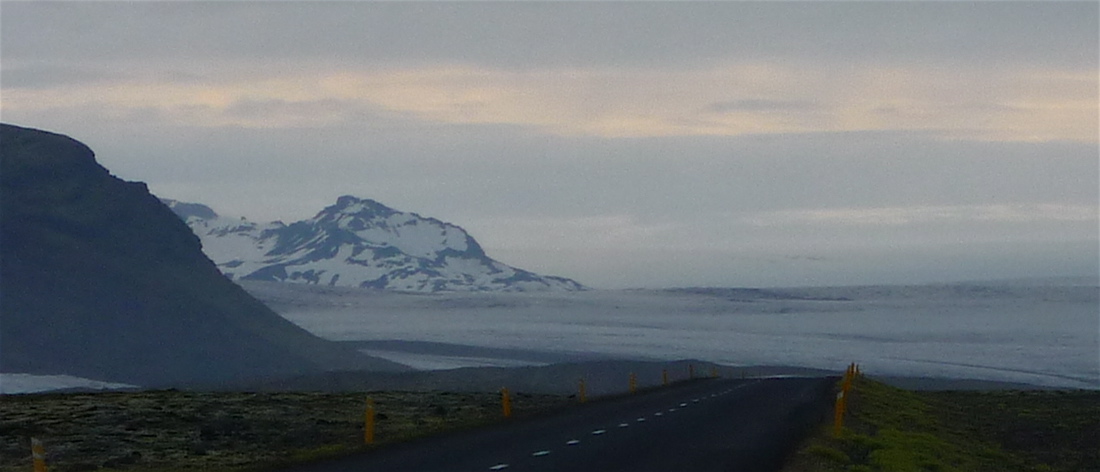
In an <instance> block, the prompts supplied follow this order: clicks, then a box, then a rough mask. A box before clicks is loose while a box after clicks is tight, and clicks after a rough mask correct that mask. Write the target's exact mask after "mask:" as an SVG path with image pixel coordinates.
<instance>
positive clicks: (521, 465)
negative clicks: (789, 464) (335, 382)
mask: <svg viewBox="0 0 1100 472" xmlns="http://www.w3.org/2000/svg"><path fill="white" fill-rule="evenodd" d="M835 382H836V379H835V378H777V379H748V380H744V379H714V380H701V381H695V382H688V383H684V384H680V385H674V386H672V387H668V388H662V389H657V390H654V391H650V392H647V393H644V394H638V395H633V396H628V397H624V398H618V399H613V400H604V401H597V402H592V403H589V404H587V405H582V406H579V407H577V408H571V409H569V410H567V411H564V412H562V413H561V414H558V415H554V416H549V417H541V418H535V419H529V420H522V421H516V422H514V423H506V424H503V425H500V426H496V427H492V428H486V429H480V430H476V431H468V432H464V433H461V434H452V435H448V436H444V437H437V438H430V439H426V440H422V441H416V442H412V443H408V444H401V445H395V446H392V447H386V448H382V449H379V450H376V451H371V452H368V453H364V454H362V455H357V456H352V457H345V458H341V459H338V460H333V461H329V462H324V463H318V464H312V465H308V466H301V467H297V468H293V469H288V470H289V471H294V472H354V471H494V470H504V471H508V472H511V471H549V470H554V471H774V470H777V469H778V468H779V467H781V465H782V462H783V460H784V458H785V457H786V456H787V454H788V453H789V452H790V451H791V449H792V448H793V447H795V446H796V445H797V443H798V441H799V440H800V439H801V438H802V437H803V435H804V434H805V433H806V432H808V431H809V428H810V427H812V426H813V425H815V424H819V422H820V421H822V420H823V418H825V417H826V414H827V412H828V411H830V410H829V408H830V406H831V402H832V399H833V393H832V386H833V385H834V384H835Z"/></svg>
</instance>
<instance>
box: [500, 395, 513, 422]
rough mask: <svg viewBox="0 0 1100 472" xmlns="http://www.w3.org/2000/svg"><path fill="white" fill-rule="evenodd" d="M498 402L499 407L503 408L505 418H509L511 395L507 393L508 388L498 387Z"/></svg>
mask: <svg viewBox="0 0 1100 472" xmlns="http://www.w3.org/2000/svg"><path fill="white" fill-rule="evenodd" d="M500 404H501V408H502V409H503V410H504V417H505V418H511V417H512V397H511V396H510V395H508V389H507V388H502V389H500Z"/></svg>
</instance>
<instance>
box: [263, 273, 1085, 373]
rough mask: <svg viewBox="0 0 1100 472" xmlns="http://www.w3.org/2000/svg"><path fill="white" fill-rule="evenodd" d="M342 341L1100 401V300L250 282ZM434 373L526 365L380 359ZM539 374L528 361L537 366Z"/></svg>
mask: <svg viewBox="0 0 1100 472" xmlns="http://www.w3.org/2000/svg"><path fill="white" fill-rule="evenodd" d="M244 286H245V288H246V289H247V290H249V292H250V293H252V294H253V295H254V296H256V297H257V298H259V299H261V300H263V301H264V302H265V303H268V304H269V306H271V307H272V308H273V309H275V311H276V312H278V313H280V314H281V315H282V316H284V317H286V318H287V319H289V320H290V321H292V322H294V323H296V324H298V325H299V326H301V327H303V328H305V329H307V330H309V331H310V332H312V333H314V334H317V335H319V336H321V337H323V338H326V339H330V340H336V341H382V340H401V341H424V342H434V343H448V344H453V345H464V346H479V347H489V348H500V349H515V350H527V351H530V350H541V351H545V352H587V353H593V354H599V355H604V356H607V357H615V358H624V359H646V360H655V359H656V360H678V359H701V360H705V361H712V362H717V363H721V364H726V365H731V366H748V365H789V366H800V367H811V368H824V369H843V368H844V366H846V365H847V364H848V363H849V362H857V363H859V364H861V365H862V366H863V368H864V370H865V371H866V372H868V373H870V374H872V375H889V376H909V377H934V378H948V379H980V380H991V381H1002V382H1018V383H1026V384H1032V385H1038V386H1049V387H1066V388H1100V309H1098V306H1100V301H1098V298H1100V297H1098V295H1100V287H1098V286H1097V285H1096V283H1094V282H1089V283H1087V284H1084V285H1066V284H1062V285H1024V286H1020V285H1013V284H997V283H993V284H990V283H982V284H943V285H923V286H869V287H832V288H829V287H818V288H795V289H770V290H759V289H719V288H706V289H680V290H592V291H585V292H572V293H567V292H544V293H447V294H407V293H390V292H376V291H363V290H356V289H339V288H323V287H309V286H288V285H287V284H271V283H251V282H250V283H245V284H244ZM370 354H371V355H375V356H380V357H384V358H388V359H390V360H393V361H396V362H405V363H407V364H409V365H412V366H414V367H419V368H423V369H439V368H454V367H463V366H479V365H484V366H488V365H500V366H503V365H519V364H523V361H522V360H520V359H508V358H507V356H503V355H502V356H501V358H498V359H485V358H463V357H462V356H446V355H441V356H434V357H433V356H432V355H431V354H430V353H426V352H419V353H418V352H412V351H400V350H390V351H386V350H384V349H372V350H370ZM528 363H530V362H528Z"/></svg>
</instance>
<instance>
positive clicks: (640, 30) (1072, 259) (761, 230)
mask: <svg viewBox="0 0 1100 472" xmlns="http://www.w3.org/2000/svg"><path fill="white" fill-rule="evenodd" d="M1098 10H1100V4H1098V3H1096V2H1091V1H1089V2H980V3H962V2H935V3H932V2H928V3H923V2H900V3H893V2H891V3H865V2H840V3H831V2H830V3H781V2H753V3H743V2H718V3H688V2H671V3H660V2H640V3H628V2H600V3H589V2H585V3H564V2H552V3H541V2H540V3H535V2H516V3H497V2H483V3H469V2H431V3H418V2H392V3H367V2H335V3H329V2H279V3H262V2H80V3H77V2H12V1H4V2H3V3H2V4H0V23H2V24H0V89H2V108H0V113H2V116H0V119H2V120H3V121H4V122H7V123H13V124H17V125H22V126H30V127H37V128H43V129H47V130H51V131H55V132H60V133H63V134H67V135H70V136H72V137H74V138H76V139H78V140H81V141H83V142H85V143H86V144H88V145H89V146H90V147H91V148H92V149H93V150H95V151H96V153H97V156H98V159H99V161H100V163H102V164H103V165H104V166H105V167H107V168H108V169H109V170H111V171H112V172H113V173H114V174H115V175H117V176H119V177H121V178H123V179H126V180H138V181H144V182H147V183H148V184H149V188H150V189H151V190H152V191H153V192H154V193H155V194H157V195H158V196H161V197H166V198H173V199H177V200H184V201H192V202H199V203H204V204H207V205H209V206H211V207H212V208H214V209H215V210H216V211H218V212H219V213H221V214H223V215H229V216H245V217H248V218H249V219H253V220H260V221H270V220H275V219H281V220H283V221H287V222H289V221H294V220H298V219H304V218H308V217H311V216H313V214H315V213H316V212H318V211H319V210H321V209H322V208H323V207H325V206H327V205H330V204H332V203H334V202H335V201H336V198H337V197H338V196H340V195H345V194H348V195H355V196H359V197H364V198H373V199H375V200H378V201H380V202H382V203H384V204H387V205H389V206H392V207H394V208H396V209H399V210H403V211H411V212H416V213H419V214H421V215H423V216H430V217H436V218H439V219H442V220H444V221H448V222H451V223H455V224H457V225H459V226H462V227H463V228H465V229H466V230H468V231H469V232H470V233H471V234H472V235H473V236H474V237H475V238H476V239H477V240H478V241H479V242H481V244H482V246H483V247H484V248H485V249H486V251H487V252H488V253H489V255H490V256H493V257H495V258H497V259H499V260H501V261H502V262H505V263H508V264H511V265H514V266H517V267H521V268H525V269H528V270H533V271H536V272H540V273H546V274H552V275H561V276H566V277H572V278H575V279H577V280H578V281H580V282H582V283H585V284H588V285H591V286H594V287H598V288H620V287H661V286H688V285H711V286H721V285H726V286H730V285H733V286H783V285H788V286H789V285H832V284H837V285H840V284H862V283H914V282H938V281H954V280H965V279H996V278H1010V277H1037V276H1057V275H1093V276H1095V275H1097V272H1098V270H1100V263H1098V257H1100V256H1098V244H1100V243H1098V239H1100V238H1098V232H1100V221H1098V213H1100V205H1098V199H1100V169H1098V168H1100V154H1098V147H1097V146H1098V113H1100V112H1098V99H1100V97H1098V88H1100V86H1098V74H1100V67H1098V57H1100V52H1098V46H1097V45H1098V43H1100V33H1098V31H1100V28H1098V18H1100V11H1098Z"/></svg>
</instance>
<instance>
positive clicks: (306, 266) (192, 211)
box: [164, 196, 584, 292]
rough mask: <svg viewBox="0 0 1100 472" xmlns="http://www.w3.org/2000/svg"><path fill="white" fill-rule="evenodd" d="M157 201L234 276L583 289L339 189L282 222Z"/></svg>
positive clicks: (392, 285) (429, 288)
mask: <svg viewBox="0 0 1100 472" xmlns="http://www.w3.org/2000/svg"><path fill="white" fill-rule="evenodd" d="M164 203H165V204H167V205H168V206H169V207H170V208H171V209H172V210H173V211H175V212H176V214H177V215H179V216H180V218H182V219H183V220H184V221H185V222H187V225H188V226H190V227H191V229H192V231H194V232H195V234H196V235H198V236H199V239H201V240H202V246H203V252H205V253H206V255H207V256H209V257H210V259H212V260H213V261H214V263H216V264H217V265H218V268H219V269H220V270H221V271H222V273H224V274H225V275H227V276H229V277H230V278H233V279H243V280H266V281H279V282H293V283H308V284H319V285H331V286H341V287H368V288H377V289H386V290H400V291H413V292H438V291H487V290H493V291H514V292H524V291H544V290H583V289H584V287H583V286H582V285H580V284H579V283H577V282H575V281H573V280H570V279H566V278H562V277H549V276H541V275H538V274H534V273H531V272H528V271H525V270H521V269H517V268H514V267H511V266H508V265H505V264H502V263H500V262H497V261H495V260H493V259H491V258H489V257H488V256H486V255H485V251H483V250H482V249H481V246H480V245H478V243H477V241H474V238H472V237H470V235H469V234H467V233H466V231H465V230H463V229H462V228H459V227H458V226H455V225H453V224H450V223H445V222H442V221H439V220H437V219H434V218H423V217H421V216H420V215H417V214H416V213H405V212H401V211H397V210H394V209H392V208H390V207H387V206H385V205H383V204H381V203H378V202H376V201H374V200H369V199H359V198H356V197H352V196H343V197H340V198H339V199H338V200H337V201H336V204H335V205H332V206H329V207H327V208H325V209H324V210H322V211H321V212H320V213H318V214H317V215H316V216H314V217H313V218H311V219H308V220H303V221H298V222H295V223H291V224H289V225H287V224H284V223H282V222H279V221H276V222H272V223H267V224H257V223H254V222H250V221H248V220H246V219H243V218H240V219H235V218H226V217H221V216H218V214H217V213H215V212H214V211H213V210H212V209H210V208H209V207H207V206H204V205H200V204H196V203H184V202H177V201H174V200H167V199H165V200H164Z"/></svg>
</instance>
